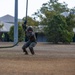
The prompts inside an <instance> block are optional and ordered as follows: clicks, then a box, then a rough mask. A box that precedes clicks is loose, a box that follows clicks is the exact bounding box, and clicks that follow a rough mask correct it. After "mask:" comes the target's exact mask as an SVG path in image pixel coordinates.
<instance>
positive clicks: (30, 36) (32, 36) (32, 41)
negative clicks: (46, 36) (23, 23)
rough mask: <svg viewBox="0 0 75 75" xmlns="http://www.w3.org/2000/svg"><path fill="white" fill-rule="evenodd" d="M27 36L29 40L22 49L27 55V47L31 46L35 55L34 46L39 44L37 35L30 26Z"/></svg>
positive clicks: (31, 50)
mask: <svg viewBox="0 0 75 75" xmlns="http://www.w3.org/2000/svg"><path fill="white" fill-rule="evenodd" d="M26 36H27V38H28V41H27V42H26V43H25V44H24V45H23V46H22V50H23V52H24V53H25V55H28V52H27V50H26V48H28V47H29V50H30V52H31V54H32V55H34V54H35V52H34V49H33V47H35V45H36V44H37V41H36V36H35V33H34V31H33V28H32V27H28V28H27V29H26Z"/></svg>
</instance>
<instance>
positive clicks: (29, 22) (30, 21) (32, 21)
mask: <svg viewBox="0 0 75 75" xmlns="http://www.w3.org/2000/svg"><path fill="white" fill-rule="evenodd" d="M25 19H26V17H24V18H23V21H25ZM38 24H39V22H38V21H36V20H35V18H34V19H33V18H32V17H29V16H27V25H28V26H38Z"/></svg>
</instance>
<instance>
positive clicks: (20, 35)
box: [9, 23, 25, 42]
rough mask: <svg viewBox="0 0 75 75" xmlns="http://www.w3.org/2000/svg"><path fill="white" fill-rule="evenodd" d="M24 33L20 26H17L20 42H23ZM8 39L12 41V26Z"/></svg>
mask: <svg viewBox="0 0 75 75" xmlns="http://www.w3.org/2000/svg"><path fill="white" fill-rule="evenodd" d="M24 35H25V34H24V31H23V29H22V25H20V23H19V26H18V40H19V41H20V42H21V41H23V40H24ZM9 37H10V39H11V40H12V41H13V40H14V26H11V28H10V31H9Z"/></svg>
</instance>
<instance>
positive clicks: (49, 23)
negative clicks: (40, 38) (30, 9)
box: [9, 0, 75, 43]
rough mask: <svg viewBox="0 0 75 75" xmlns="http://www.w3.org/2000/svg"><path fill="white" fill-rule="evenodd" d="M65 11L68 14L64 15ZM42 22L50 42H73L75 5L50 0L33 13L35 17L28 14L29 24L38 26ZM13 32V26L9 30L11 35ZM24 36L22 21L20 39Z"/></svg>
mask: <svg viewBox="0 0 75 75" xmlns="http://www.w3.org/2000/svg"><path fill="white" fill-rule="evenodd" d="M64 13H67V15H63V14H64ZM37 18H39V20H37ZM24 20H25V17H24V18H23V21H24ZM40 24H41V25H44V29H43V30H44V34H45V36H46V37H47V41H48V42H53V43H59V42H62V43H71V42H72V41H73V37H74V32H73V28H74V27H75V7H74V8H72V9H70V8H68V4H66V3H65V2H63V3H59V2H58V0H49V1H48V2H47V3H43V4H42V7H41V8H40V9H39V10H38V11H36V12H35V13H34V14H33V18H32V17H29V16H28V22H27V25H32V26H38V25H40ZM11 34H12V27H11V29H10V32H9V35H10V37H12V35H11ZM23 37H24V32H23V29H22V23H19V41H22V40H23Z"/></svg>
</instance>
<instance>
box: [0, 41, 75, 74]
mask: <svg viewBox="0 0 75 75" xmlns="http://www.w3.org/2000/svg"><path fill="white" fill-rule="evenodd" d="M23 44H24V42H21V43H19V44H18V45H17V46H15V47H13V48H2V49H0V75H75V44H70V45H63V44H58V45H56V44H48V43H37V45H36V46H35V47H34V51H35V55H31V53H30V51H29V49H28V48H27V51H28V53H29V55H24V53H23V51H22V49H21V47H22V45H23ZM8 45H12V43H7V42H0V46H8Z"/></svg>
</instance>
